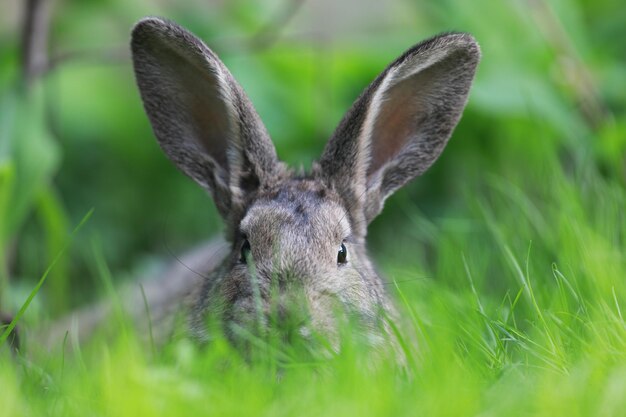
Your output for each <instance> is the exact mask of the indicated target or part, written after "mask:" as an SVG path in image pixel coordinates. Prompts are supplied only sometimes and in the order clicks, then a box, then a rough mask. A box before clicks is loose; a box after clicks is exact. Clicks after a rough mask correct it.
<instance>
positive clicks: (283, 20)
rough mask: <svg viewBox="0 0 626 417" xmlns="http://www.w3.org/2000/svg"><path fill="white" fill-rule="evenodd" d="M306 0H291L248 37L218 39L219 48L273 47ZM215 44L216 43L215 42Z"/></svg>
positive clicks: (256, 49) (248, 49)
mask: <svg viewBox="0 0 626 417" xmlns="http://www.w3.org/2000/svg"><path fill="white" fill-rule="evenodd" d="M305 1H306V0H290V1H288V2H287V3H286V5H285V7H283V8H281V9H280V11H279V12H278V13H277V14H276V15H275V16H274V18H272V19H271V20H270V21H268V22H266V23H265V24H264V25H263V26H262V27H261V28H260V29H259V30H257V31H256V33H254V34H253V35H252V36H250V37H247V38H223V39H216V40H215V42H217V46H218V49H223V50H227V51H229V52H230V53H232V52H258V51H262V50H265V49H268V48H270V47H272V46H273V45H274V44H275V43H276V42H277V41H278V40H280V39H281V32H282V31H283V29H284V28H285V26H287V24H288V23H289V22H290V21H291V19H293V17H294V16H295V15H296V14H297V13H298V11H299V10H300V8H301V7H302V5H304V3H305ZM214 44H215V43H214Z"/></svg>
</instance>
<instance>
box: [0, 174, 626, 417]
mask: <svg viewBox="0 0 626 417" xmlns="http://www.w3.org/2000/svg"><path fill="white" fill-rule="evenodd" d="M502 181H503V180H502V179H500V180H496V179H493V180H492V181H491V182H492V185H491V186H490V187H489V190H488V191H487V194H488V195H486V196H483V197H481V198H475V197H467V201H466V202H467V203H468V204H469V203H472V202H473V203H474V206H475V210H469V211H468V212H466V213H464V215H465V216H467V217H466V218H465V220H466V221H468V222H471V223H472V227H470V228H468V229H467V231H466V232H464V233H463V232H460V233H459V231H458V230H459V229H458V228H454V229H451V230H447V228H446V227H445V223H446V219H441V220H440V221H439V222H438V223H435V224H431V227H432V228H433V229H434V231H433V233H434V234H435V235H436V237H434V238H433V239H434V240H433V242H431V244H432V245H433V248H432V251H433V252H434V253H436V257H440V258H441V259H438V260H436V261H434V262H433V264H432V265H433V266H432V267H431V268H430V270H428V271H425V272H426V276H424V275H422V274H420V273H418V272H416V269H415V267H414V266H412V265H411V264H410V262H408V261H406V260H405V261H404V264H403V263H402V259H400V258H402V256H399V257H398V259H389V260H388V262H386V263H387V264H391V265H393V266H392V267H388V268H386V269H387V272H388V276H389V278H390V279H391V280H393V281H395V285H394V282H393V281H392V282H391V283H390V285H389V290H390V291H391V292H392V293H395V296H396V299H397V300H398V305H399V309H400V311H401V316H402V319H401V320H400V321H399V322H397V323H395V324H396V325H397V329H398V333H399V335H400V337H401V338H402V339H403V346H404V347H405V348H406V350H405V353H406V355H407V360H406V361H405V364H404V365H399V364H398V359H397V357H394V354H389V353H381V352H372V351H371V350H368V349H365V348H364V347H363V346H361V345H359V344H358V342H354V340H353V339H352V338H351V337H350V332H349V331H348V332H347V335H346V337H345V339H344V345H343V346H344V347H343V349H342V351H341V352H340V353H339V354H337V355H336V356H333V357H318V358H316V359H312V358H311V356H308V355H304V354H302V355H299V351H298V350H289V349H288V347H286V346H280V345H278V346H273V348H272V347H271V346H269V345H263V342H262V341H261V342H260V344H259V345H258V349H259V352H260V353H258V355H255V357H254V360H252V361H248V360H245V359H243V358H242V357H241V355H240V354H239V353H238V352H237V351H236V350H235V349H233V348H232V347H231V346H230V345H229V344H228V343H227V342H225V341H224V340H216V341H215V342H214V343H213V344H211V345H209V346H208V347H206V348H199V347H198V346H196V345H195V344H193V343H192V342H190V341H189V340H186V339H180V340H176V341H173V342H171V343H170V344H168V345H167V346H166V347H165V348H164V349H162V350H160V351H159V352H158V353H156V354H155V353H154V352H153V351H152V350H151V349H149V347H147V345H146V344H145V343H142V342H139V341H138V340H137V339H136V338H135V337H133V336H129V335H128V333H126V332H122V333H123V334H124V336H123V337H119V338H118V339H114V340H108V341H107V342H106V343H105V342H104V341H103V340H96V341H94V342H93V343H90V344H87V345H85V346H81V347H80V350H79V353H80V354H76V353H74V354H65V355H63V354H59V353H55V354H46V353H42V352H41V351H40V349H38V348H36V347H33V346H31V347H30V348H31V349H29V351H30V352H32V354H31V355H28V356H25V357H21V358H18V359H17V360H14V359H12V358H11V357H10V356H9V355H5V356H3V357H2V359H1V360H2V366H0V386H2V390H0V403H2V404H3V411H2V412H3V413H4V415H11V416H20V415H60V416H61V415H62V416H72V415H76V416H83V415H115V416H124V415H128V416H136V415H170V416H171V415H219V416H224V415H285V416H292V415H363V416H367V415H372V416H380V415H407V416H414V415H441V416H445V415H451V416H452V415H454V416H458V415H494V416H495V415H498V416H499V415H545V416H558V415H562V416H577V415H581V416H582V415H586V416H598V415H620V414H621V413H623V410H624V407H625V406H626V396H625V395H624V393H625V392H626V322H625V321H624V319H623V309H624V307H625V304H624V300H625V294H626V283H625V281H624V279H623V277H624V276H626V257H625V255H624V254H626V247H624V245H625V239H624V237H625V232H626V225H625V224H624V220H623V218H622V217H623V215H622V210H620V208H621V207H623V203H624V201H625V199H626V192H624V189H623V187H620V186H618V185H617V184H612V183H611V182H610V181H607V180H606V179H604V178H602V177H600V176H598V175H597V174H594V173H591V174H588V175H587V178H585V179H584V180H573V179H571V178H568V177H566V176H563V175H561V176H559V175H556V173H555V175H554V176H553V177H552V178H549V179H546V181H545V184H543V186H542V187H539V188H543V187H545V189H546V190H550V193H551V194H550V198H548V199H546V200H544V201H542V202H538V201H535V202H533V201H532V200H530V199H529V197H528V196H527V195H526V194H525V193H524V192H523V191H521V190H516V191H511V190H512V189H511V188H510V187H508V188H503V187H502V183H501V182H502ZM590 185H593V187H591V186H590ZM594 197H595V198H594ZM473 215H475V216H476V217H475V218H472V216H473ZM457 221H458V219H457ZM421 228H422V227H421V226H420V225H419V223H418V224H417V225H415V226H414V228H413V230H412V232H415V233H416V234H419V233H420V230H421ZM538 228H539V229H538ZM100 261H101V260H100ZM100 261H99V262H100ZM451 271H452V273H453V274H454V276H453V277H450V276H446V275H447V274H450V273H451ZM430 274H433V275H430ZM489 275H496V276H498V277H499V278H500V282H499V283H498V284H499V285H498V288H493V286H491V285H490V284H489V283H490V282H491V280H485V277H486V276H489ZM109 285H110V284H109ZM120 326H121V324H120ZM347 330H349V329H347ZM27 342H28V341H27ZM66 343H67V344H68V345H70V344H71V342H69V341H66ZM68 347H69V346H68ZM264 347H265V348H266V349H265V348H264ZM74 349H76V346H74ZM68 350H69V349H68ZM300 353H303V352H300Z"/></svg>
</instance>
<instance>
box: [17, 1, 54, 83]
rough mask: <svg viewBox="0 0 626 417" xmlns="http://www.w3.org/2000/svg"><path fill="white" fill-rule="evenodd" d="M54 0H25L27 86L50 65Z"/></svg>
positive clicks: (24, 31)
mask: <svg viewBox="0 0 626 417" xmlns="http://www.w3.org/2000/svg"><path fill="white" fill-rule="evenodd" d="M52 2H53V0H25V7H24V17H23V20H22V48H21V49H22V77H23V79H24V82H25V84H26V86H27V87H30V86H31V85H32V83H33V81H34V80H35V79H36V78H37V77H38V76H39V74H40V72H41V70H42V69H43V68H45V67H46V66H47V65H48V36H49V33H50V13H51V10H52Z"/></svg>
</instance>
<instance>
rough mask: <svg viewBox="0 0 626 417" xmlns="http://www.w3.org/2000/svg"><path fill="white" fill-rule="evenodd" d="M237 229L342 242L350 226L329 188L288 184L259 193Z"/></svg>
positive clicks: (349, 232)
mask: <svg viewBox="0 0 626 417" xmlns="http://www.w3.org/2000/svg"><path fill="white" fill-rule="evenodd" d="M240 230H241V232H242V233H244V234H246V235H250V234H254V233H258V232H260V231H264V230H267V231H268V232H272V233H280V232H281V231H282V232H284V233H297V234H300V235H301V236H303V237H304V236H306V237H308V238H311V239H315V238H316V237H319V238H324V239H333V240H336V241H339V242H340V241H341V240H342V239H344V238H346V237H348V236H350V234H351V228H350V222H349V217H348V214H347V212H346V209H345V208H344V207H343V205H342V204H341V200H339V199H338V198H335V196H334V195H333V194H332V193H331V192H330V191H326V190H323V191H320V190H318V189H313V190H311V189H308V188H307V187H306V186H298V185H296V186H294V185H291V186H287V187H284V188H281V189H278V190H275V191H273V192H271V193H268V194H266V195H263V196H261V198H259V199H258V200H256V201H255V202H254V203H253V204H252V205H251V206H250V208H249V209H248V211H247V213H246V215H245V216H244V218H243V220H242V222H241V224H240Z"/></svg>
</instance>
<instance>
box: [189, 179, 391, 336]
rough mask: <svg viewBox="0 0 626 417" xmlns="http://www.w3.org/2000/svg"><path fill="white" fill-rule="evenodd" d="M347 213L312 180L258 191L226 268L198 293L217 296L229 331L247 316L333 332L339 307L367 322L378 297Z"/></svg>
mask: <svg viewBox="0 0 626 417" xmlns="http://www.w3.org/2000/svg"><path fill="white" fill-rule="evenodd" d="M350 219H351V218H350V214H349V212H348V211H347V210H346V208H345V207H344V203H343V200H342V199H341V198H340V196H339V195H338V194H336V193H335V192H334V191H332V190H331V189H328V188H327V187H325V186H323V185H321V184H320V183H319V182H318V181H313V180H291V181H287V182H286V183H284V184H281V185H279V186H276V187H273V188H272V189H270V190H267V191H264V192H261V193H260V194H259V195H258V197H257V198H256V199H255V200H254V202H253V203H252V204H251V206H250V207H249V209H248V210H247V211H246V213H245V215H244V217H243V220H242V221H241V223H240V225H239V230H238V231H237V238H236V239H235V242H234V245H233V248H234V249H233V253H232V255H231V257H230V259H228V261H227V262H228V266H227V268H228V269H229V272H227V273H226V274H224V275H223V276H222V277H220V278H218V280H217V281H216V285H215V287H213V288H211V289H210V290H209V291H210V293H211V295H209V294H204V295H203V296H202V297H201V298H203V299H204V298H206V297H216V298H217V299H219V300H220V301H221V302H220V303H218V305H220V306H221V308H222V309H223V311H222V313H223V314H224V319H225V320H224V322H225V323H226V324H227V328H226V330H227V332H229V333H230V332H231V331H232V329H229V328H228V327H230V326H233V325H235V326H242V325H245V326H246V327H249V325H250V324H255V325H260V326H261V327H266V326H268V325H271V326H273V327H280V326H286V327H287V330H290V331H291V330H296V331H298V332H300V333H301V334H305V333H308V332H310V331H311V330H313V331H318V332H323V333H333V331H334V328H335V319H336V317H335V316H334V315H335V314H336V313H337V311H340V310H341V311H348V312H350V313H352V314H353V315H356V316H358V318H359V319H361V322H363V323H366V324H374V322H375V321H376V318H377V317H378V313H379V312H380V310H381V309H383V308H384V300H383V298H382V292H381V290H380V286H379V282H378V280H377V279H374V278H377V277H376V276H375V275H374V274H373V271H372V268H371V265H370V263H369V261H368V259H367V257H366V256H365V253H364V247H363V239H362V237H360V236H358V235H355V234H354V233H353V229H352V226H351V224H350V223H351V220H350ZM294 326H295V327H294Z"/></svg>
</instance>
